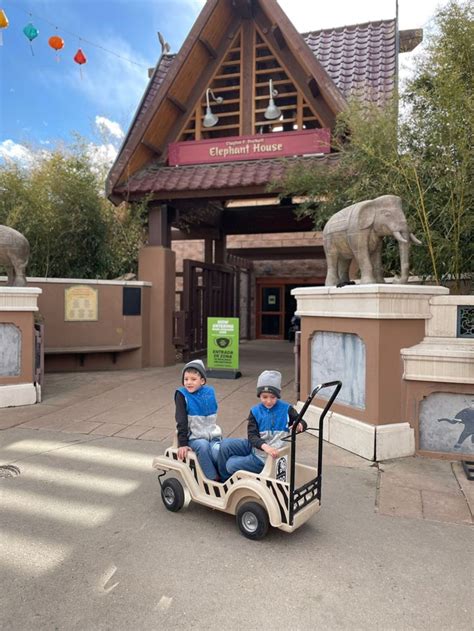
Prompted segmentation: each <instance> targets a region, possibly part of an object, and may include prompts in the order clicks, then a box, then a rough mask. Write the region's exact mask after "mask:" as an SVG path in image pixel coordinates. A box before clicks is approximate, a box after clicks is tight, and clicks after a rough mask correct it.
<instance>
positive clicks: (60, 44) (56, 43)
mask: <svg viewBox="0 0 474 631" xmlns="http://www.w3.org/2000/svg"><path fill="white" fill-rule="evenodd" d="M48 44H49V45H50V46H51V48H54V50H55V51H56V53H58V52H59V51H60V50H61V48H64V40H63V38H62V37H59V35H52V36H51V37H50V38H49V39H48ZM56 61H59V55H58V54H57V55H56Z"/></svg>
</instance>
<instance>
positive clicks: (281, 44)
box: [271, 24, 286, 50]
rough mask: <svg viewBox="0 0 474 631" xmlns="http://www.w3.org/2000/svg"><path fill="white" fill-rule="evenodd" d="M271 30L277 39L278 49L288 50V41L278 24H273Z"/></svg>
mask: <svg viewBox="0 0 474 631" xmlns="http://www.w3.org/2000/svg"><path fill="white" fill-rule="evenodd" d="M271 30H272V34H273V37H274V38H275V41H276V43H277V44H278V48H279V49H280V50H281V49H283V48H286V39H285V38H284V36H283V33H282V32H281V28H280V27H279V26H278V24H273V26H272V29H271Z"/></svg>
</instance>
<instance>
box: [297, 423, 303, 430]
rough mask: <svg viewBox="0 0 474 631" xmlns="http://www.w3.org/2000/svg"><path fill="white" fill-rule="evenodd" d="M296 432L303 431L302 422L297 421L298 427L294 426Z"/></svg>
mask: <svg viewBox="0 0 474 631" xmlns="http://www.w3.org/2000/svg"><path fill="white" fill-rule="evenodd" d="M296 431H297V432H304V426H303V423H298V427H297V428H296Z"/></svg>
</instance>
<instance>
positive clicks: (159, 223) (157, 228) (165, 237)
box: [148, 204, 171, 248]
mask: <svg viewBox="0 0 474 631" xmlns="http://www.w3.org/2000/svg"><path fill="white" fill-rule="evenodd" d="M148 245H161V246H163V247H165V248H169V247H170V246H171V226H170V224H169V222H168V207H167V206H166V204H162V205H161V206H152V207H149V209H148Z"/></svg>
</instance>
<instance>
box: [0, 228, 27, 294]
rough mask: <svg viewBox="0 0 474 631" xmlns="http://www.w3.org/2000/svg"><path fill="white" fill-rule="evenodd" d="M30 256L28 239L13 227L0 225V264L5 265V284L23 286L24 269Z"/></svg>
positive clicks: (24, 284) (24, 280)
mask: <svg viewBox="0 0 474 631" xmlns="http://www.w3.org/2000/svg"><path fill="white" fill-rule="evenodd" d="M29 256H30V244H29V243H28V240H27V239H26V238H25V237H24V236H23V235H22V234H21V232H18V231H17V230H14V229H13V228H9V227H8V226H0V266H3V267H6V270H7V275H8V281H7V285H9V286H12V287H25V286H26V276H25V270H26V266H27V264H28V257H29Z"/></svg>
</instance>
